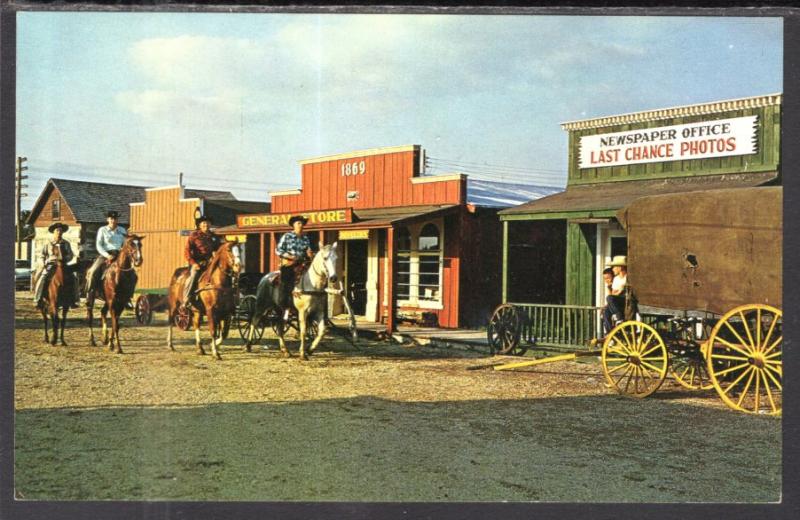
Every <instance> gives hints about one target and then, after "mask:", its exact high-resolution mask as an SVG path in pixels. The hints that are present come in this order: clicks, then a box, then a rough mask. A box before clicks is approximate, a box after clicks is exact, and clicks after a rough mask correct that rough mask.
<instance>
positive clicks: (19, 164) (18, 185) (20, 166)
mask: <svg viewBox="0 0 800 520" xmlns="http://www.w3.org/2000/svg"><path fill="white" fill-rule="evenodd" d="M27 160H28V158H27V157H17V182H16V188H17V189H16V199H17V200H16V202H17V204H16V210H17V220H16V222H17V258H20V257H22V230H23V228H24V226H23V225H22V224H21V223H20V221H19V218H20V215H21V214H22V197H27V196H28V194H27V193H23V191H22V189H23V188H27V187H28V185H27V184H22V181H23V179H27V178H28V176H27V175H23V174H22V172H24V171H25V170H27V169H28V167H27V166H24V164H25V162H27Z"/></svg>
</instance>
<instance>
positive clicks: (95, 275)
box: [86, 210, 128, 307]
mask: <svg viewBox="0 0 800 520" xmlns="http://www.w3.org/2000/svg"><path fill="white" fill-rule="evenodd" d="M118 222H119V213H117V212H116V211H113V210H110V211H108V212H107V213H106V223H107V224H106V225H105V226H103V227H101V228H100V229H98V230H97V238H96V240H95V244H94V247H95V249H97V253H98V255H97V258H96V259H95V260H94V263H93V264H92V266H91V267H89V270H88V271H87V272H86V280H87V285H86V306H87V307H91V306H92V304H93V303H94V298H93V297H92V293H93V291H94V290H95V288H96V287H97V284H98V283H99V280H100V277H101V276H102V273H103V271H105V266H108V265H109V264H111V262H113V261H114V260H115V259H116V258H117V256H118V255H119V252H120V250H121V249H122V246H124V245H125V239H126V238H127V237H128V232H127V231H126V230H125V228H124V227H122V226H120V225H118ZM104 264H105V266H104Z"/></svg>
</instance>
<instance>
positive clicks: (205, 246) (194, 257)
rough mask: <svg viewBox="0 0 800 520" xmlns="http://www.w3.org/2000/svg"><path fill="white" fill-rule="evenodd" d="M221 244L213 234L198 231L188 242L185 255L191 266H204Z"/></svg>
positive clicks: (193, 232) (194, 232) (193, 233)
mask: <svg viewBox="0 0 800 520" xmlns="http://www.w3.org/2000/svg"><path fill="white" fill-rule="evenodd" d="M221 243H222V241H221V240H220V238H219V237H218V236H217V235H216V234H214V233H213V232H211V231H209V232H208V233H203V232H202V231H200V230H199V229H196V230H194V231H192V233H191V234H190V235H189V238H188V239H187V240H186V247H185V248H184V250H183V254H184V257H185V258H186V261H187V262H189V265H194V264H199V265H203V264H205V263H206V262H208V260H209V259H210V258H211V255H213V254H214V251H216V250H217V248H218V247H219V246H220V244H221Z"/></svg>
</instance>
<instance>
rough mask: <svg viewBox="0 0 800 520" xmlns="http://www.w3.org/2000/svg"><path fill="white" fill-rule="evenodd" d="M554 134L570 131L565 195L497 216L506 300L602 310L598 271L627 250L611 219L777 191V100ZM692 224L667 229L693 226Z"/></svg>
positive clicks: (706, 106) (683, 109)
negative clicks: (712, 195)
mask: <svg viewBox="0 0 800 520" xmlns="http://www.w3.org/2000/svg"><path fill="white" fill-rule="evenodd" d="M562 128H563V129H564V130H566V131H567V132H569V152H568V153H569V172H568V181H567V187H566V190H565V191H563V192H561V193H557V194H554V195H551V196H548V197H544V198H541V199H538V200H535V201H531V202H528V203H525V204H522V205H519V206H516V207H513V208H509V209H505V210H502V211H500V220H501V221H502V222H503V259H504V261H503V277H502V279H503V284H502V287H503V301H504V302H514V303H536V304H554V305H573V306H602V305H604V304H605V302H604V291H603V285H602V276H601V273H602V270H603V268H604V266H605V265H606V263H607V262H609V261H610V259H611V257H613V256H617V255H625V254H626V253H627V250H628V238H629V237H628V235H627V234H626V232H625V230H624V229H623V227H622V226H621V225H620V222H619V220H618V213H617V212H618V211H620V210H621V209H622V208H625V207H627V206H628V205H629V204H630V203H632V202H633V201H635V200H637V199H640V198H642V197H646V196H652V195H664V194H680V193H688V192H699V191H705V190H716V189H725V188H742V187H756V186H768V185H776V184H780V170H781V163H780V136H781V132H780V129H781V95H780V94H773V95H765V96H757V97H749V98H743V99H733V100H726V101H717V102H712V103H702V104H697V105H688V106H679V107H673V108H665V109H658V110H648V111H644V112H636V113H630V114H623V115H616V116H609V117H601V118H596V119H588V120H582V121H572V122H568V123H564V124H562ZM691 218H692V217H691V215H690V214H687V215H686V217H685V219H683V220H681V221H677V222H676V224H675V225H677V226H689V225H693V226H696V225H699V224H698V223H697V222H694V221H691V222H690V220H691ZM687 236H688V234H687ZM711 239H712V237H709V240H711ZM684 247H685V248H686V249H687V251H690V250H691V248H692V244H691V243H687V244H685V246H684ZM720 254H721V255H724V254H725V253H724V251H720ZM676 260H679V259H676ZM732 283H735V280H732Z"/></svg>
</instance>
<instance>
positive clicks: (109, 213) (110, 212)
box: [106, 209, 119, 218]
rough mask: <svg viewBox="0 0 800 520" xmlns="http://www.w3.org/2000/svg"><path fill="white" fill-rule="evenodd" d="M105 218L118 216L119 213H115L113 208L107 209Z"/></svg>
mask: <svg viewBox="0 0 800 520" xmlns="http://www.w3.org/2000/svg"><path fill="white" fill-rule="evenodd" d="M106 218H119V213H117V212H116V211H114V210H113V209H112V210H108V211H107V212H106Z"/></svg>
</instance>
